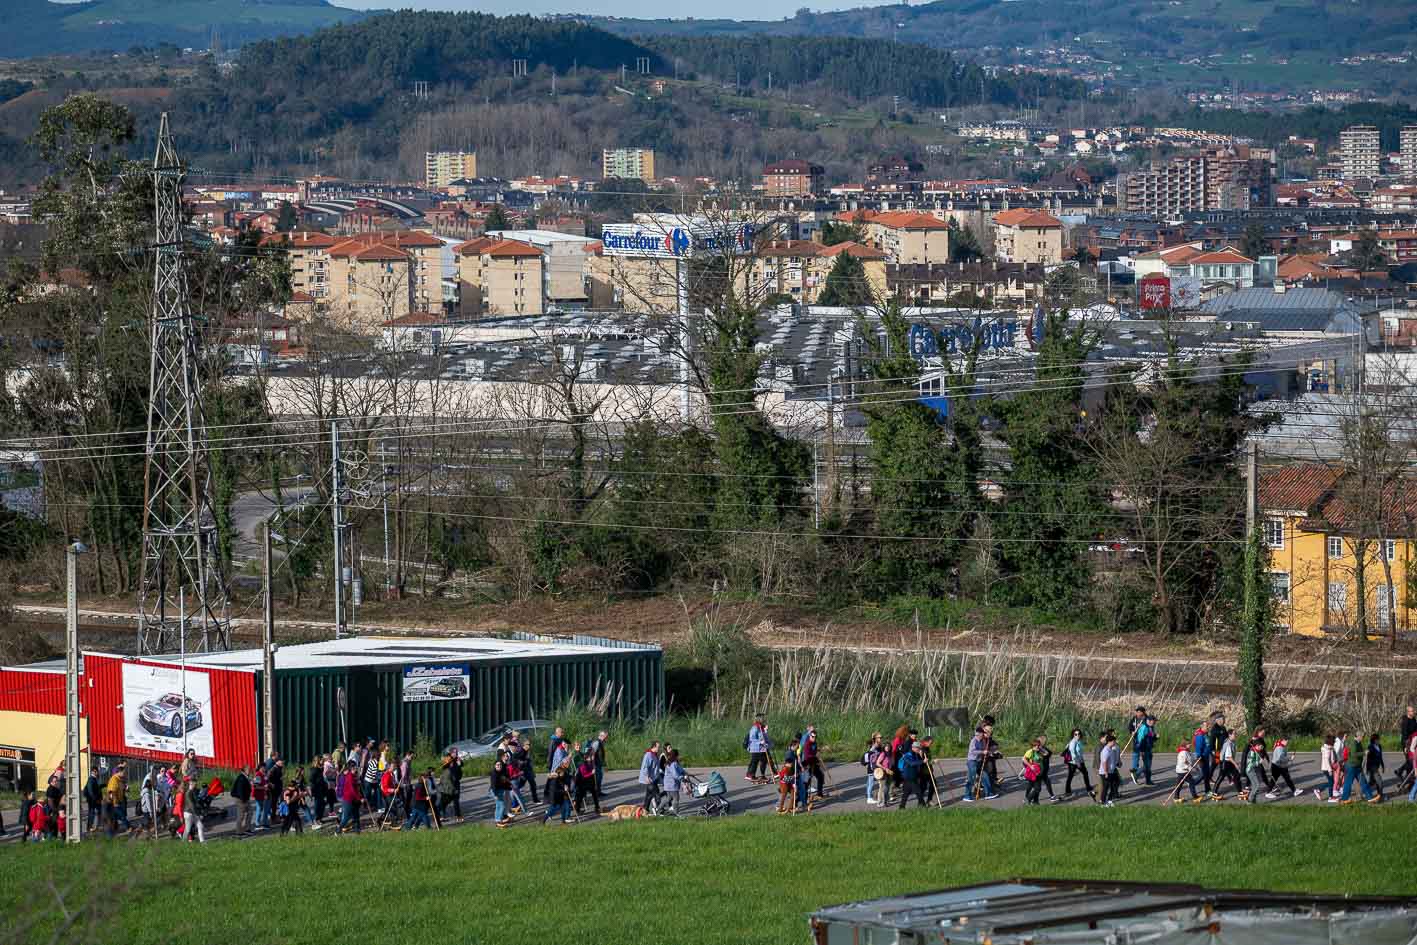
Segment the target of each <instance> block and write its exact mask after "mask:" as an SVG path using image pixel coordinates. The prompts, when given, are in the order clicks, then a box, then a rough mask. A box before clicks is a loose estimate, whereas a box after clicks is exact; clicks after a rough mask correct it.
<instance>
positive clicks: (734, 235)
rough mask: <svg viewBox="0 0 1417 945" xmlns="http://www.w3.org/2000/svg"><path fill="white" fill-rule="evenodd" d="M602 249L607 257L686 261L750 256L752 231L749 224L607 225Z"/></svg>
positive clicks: (603, 234)
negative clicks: (715, 256)
mask: <svg viewBox="0 0 1417 945" xmlns="http://www.w3.org/2000/svg"><path fill="white" fill-rule="evenodd" d="M600 245H601V246H602V247H603V248H604V252H605V255H607V256H638V257H640V258H642V259H644V258H648V259H687V258H688V257H690V256H693V255H695V254H703V253H708V254H713V253H723V252H730V251H735V250H736V251H737V252H747V251H748V250H750V249H752V245H753V228H752V226H750V225H749V224H747V223H731V224H727V225H724V226H713V225H710V224H706V223H705V224H699V225H695V226H692V227H691V226H660V225H657V224H654V223H651V224H639V223H607V224H606V225H605V226H603V227H601V228H600Z"/></svg>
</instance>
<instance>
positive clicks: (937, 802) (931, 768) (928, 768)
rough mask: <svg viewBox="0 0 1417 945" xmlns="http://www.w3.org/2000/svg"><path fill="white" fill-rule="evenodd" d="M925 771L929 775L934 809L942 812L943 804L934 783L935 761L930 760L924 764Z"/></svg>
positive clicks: (936, 784)
mask: <svg viewBox="0 0 1417 945" xmlns="http://www.w3.org/2000/svg"><path fill="white" fill-rule="evenodd" d="M925 770H926V771H927V772H929V774H930V787H931V789H932V790H933V791H934V792H935V807H937V808H938V809H940V810H944V808H945V802H944V801H943V800H941V799H940V785H939V784H938V783H937V782H936V781H935V759H933V758H931V759H929V760H928V761H927V762H926V763H925Z"/></svg>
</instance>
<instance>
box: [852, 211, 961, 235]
mask: <svg viewBox="0 0 1417 945" xmlns="http://www.w3.org/2000/svg"><path fill="white" fill-rule="evenodd" d="M869 222H871V223H875V224H878V225H880V226H886V227H890V228H891V229H893V230H947V229H949V226H950V225H949V224H948V223H946V222H945V221H944V220H941V219H940V218H939V217H935V216H931V215H930V214H928V213H919V212H917V211H915V210H892V211H890V212H888V213H878V214H876V215H875V216H873V217H871V219H870V220H869Z"/></svg>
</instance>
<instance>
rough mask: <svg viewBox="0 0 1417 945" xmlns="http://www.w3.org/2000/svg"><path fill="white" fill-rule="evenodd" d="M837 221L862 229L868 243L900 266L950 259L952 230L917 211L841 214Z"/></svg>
mask: <svg viewBox="0 0 1417 945" xmlns="http://www.w3.org/2000/svg"><path fill="white" fill-rule="evenodd" d="M837 220H838V221H839V222H842V223H850V224H852V225H854V226H858V227H860V228H861V231H862V233H863V235H864V236H865V237H866V242H867V243H868V244H869V245H871V246H874V247H875V248H876V249H879V250H880V251H881V252H883V253H885V254H886V261H887V262H892V263H897V264H912V263H942V262H948V261H949V258H950V226H949V224H948V223H946V222H945V221H944V220H941V219H940V218H939V217H937V216H933V215H931V214H928V213H920V212H918V211H915V210H889V211H886V212H884V213H876V212H874V211H870V210H862V211H856V212H854V213H850V212H848V213H839V214H837Z"/></svg>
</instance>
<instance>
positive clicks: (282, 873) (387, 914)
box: [0, 804, 1417, 945]
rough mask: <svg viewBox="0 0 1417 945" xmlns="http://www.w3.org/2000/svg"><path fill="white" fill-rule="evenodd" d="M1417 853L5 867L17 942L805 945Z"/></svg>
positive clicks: (536, 841)
mask: <svg viewBox="0 0 1417 945" xmlns="http://www.w3.org/2000/svg"><path fill="white" fill-rule="evenodd" d="M1414 842H1417V819H1414V818H1413V817H1412V811H1410V810H1408V809H1407V808H1406V806H1405V805H1400V804H1399V805H1393V806H1392V807H1385V808H1382V809H1373V808H1366V807H1365V808H1361V809H1359V808H1354V809H1344V810H1332V809H1330V810H1323V811H1315V810H1283V809H1280V810H1265V809H1259V810H1237V809H1225V808H1222V809H1217V808H1213V807H1207V808H1204V809H1201V808H1189V807H1181V808H1170V809H1165V810H1162V809H1156V808H1139V809H1128V808H1118V809H1115V810H1097V809H1079V810H1059V809H1050V808H1042V809H1036V810H1017V811H1007V812H1004V811H1000V812H990V811H976V810H965V811H954V810H947V811H943V812H938V811H908V812H904V813H899V814H896V813H892V814H884V815H881V814H856V815H837V816H815V817H799V818H793V819H784V818H770V817H762V816H745V817H735V818H731V819H727V820H720V821H674V822H664V821H656V822H648V821H641V822H637V823H634V824H611V823H606V824H601V825H596V826H589V827H582V828H562V827H547V828H527V829H517V830H511V831H496V830H493V829H491V828H482V827H479V828H476V829H464V830H458V831H449V832H448V833H443V834H432V833H420V834H414V835H402V834H399V835H391V834H385V835H380V836H376V835H372V834H365V835H364V836H362V837H358V838H342V837H341V838H336V837H330V836H327V835H323V836H306V837H304V838H302V839H295V838H292V839H287V840H279V839H267V840H261V841H255V842H247V843H213V844H210V845H208V846H206V847H203V848H198V847H193V846H182V845H178V844H173V843H164V844H160V845H159V846H157V847H156V848H151V849H150V848H148V847H146V846H145V845H143V844H140V843H139V844H118V845H114V846H110V845H106V844H91V845H85V846H83V847H81V848H77V849H75V848H65V847H63V846H60V845H58V844H50V845H47V846H46V847H44V848H41V849H35V848H26V849H16V848H14V847H11V848H9V849H7V850H6V851H5V855H4V856H3V857H0V914H3V915H5V916H6V919H7V922H6V923H5V925H4V926H3V929H4V930H3V931H0V942H4V943H8V942H15V943H19V942H26V943H28V942H33V941H39V940H41V939H42V938H43V937H44V936H43V933H44V932H46V931H48V930H50V929H52V927H53V925H54V924H55V923H56V922H57V921H58V920H57V918H56V915H55V910H54V909H53V907H52V904H53V895H54V894H53V893H52V892H48V891H47V889H48V886H49V884H50V883H51V882H52V883H53V884H54V887H55V888H57V889H59V890H65V889H69V890H71V898H70V899H69V901H68V905H69V907H70V908H71V909H72V908H74V907H75V906H76V905H78V904H79V903H80V902H82V901H85V900H89V901H92V902H93V903H94V904H95V905H97V906H98V907H99V908H100V909H103V910H109V911H108V912H107V913H105V914H102V915H101V916H99V918H98V922H97V924H96V926H95V927H93V928H92V931H93V933H94V934H90V935H86V936H85V937H84V939H83V940H85V941H163V942H173V943H197V945H209V943H213V942H229V941H244V940H249V939H250V938H251V934H252V933H253V932H254V931H256V930H276V929H280V930H283V933H284V934H285V935H288V936H289V937H290V938H292V939H304V938H306V937H308V936H312V935H317V934H322V933H321V932H320V930H325V931H326V932H328V930H330V929H331V928H332V927H334V926H336V925H337V924H338V922H339V917H340V916H344V917H345V918H346V919H350V920H351V921H353V922H354V925H353V926H350V927H352V928H356V929H357V930H358V936H359V939H360V941H398V942H405V941H459V942H477V943H482V942H487V943H492V942H498V943H501V942H517V941H541V940H544V939H545V937H546V935H547V933H548V931H549V930H550V929H553V928H564V929H578V930H580V932H579V933H577V934H575V935H573V937H580V936H582V935H589V937H590V940H592V941H602V942H693V943H695V945H717V943H723V945H729V943H733V945H739V943H773V945H784V943H794V942H800V943H804V945H805V943H806V942H808V935H807V926H806V916H807V914H808V913H810V912H811V911H812V910H814V909H817V908H819V907H821V906H825V905H831V904H835V903H840V902H846V901H850V900H854V899H861V898H869V897H875V896H882V895H887V894H895V893H901V892H907V891H921V890H927V889H936V888H941V887H945V886H953V885H958V884H963V883H971V882H979V881H984V880H988V879H995V878H1000V877H1009V876H1044V877H1063V878H1088V879H1128V880H1155V881H1176V882H1196V883H1205V884H1209V885H1214V886H1228V887H1245V888H1268V889H1275V890H1292V891H1322V892H1335V893H1369V894H1378V893H1392V894H1396V893H1407V894H1410V893H1411V892H1412V891H1413V881H1412V858H1411V850H1412V848H1413V845H1414ZM339 845H345V846H348V847H352V848H351V849H339ZM125 884H128V885H125ZM371 906H372V908H371ZM36 910H42V911H41V912H39V913H38V914H39V915H41V916H42V918H41V920H40V926H39V927H32V926H31V925H30V924H29V922H30V920H31V919H32V918H33V917H34V916H35V915H36V914H37V913H36ZM351 910H353V911H351ZM355 916H357V918H352V917H355ZM87 918H88V917H86V916H82V915H81V916H79V918H78V927H79V928H83V927H85V926H87V925H89V923H88V921H87ZM268 937H269V936H268ZM280 937H282V936H281V935H279V934H278V935H277V936H276V938H280ZM74 940H77V939H74Z"/></svg>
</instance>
